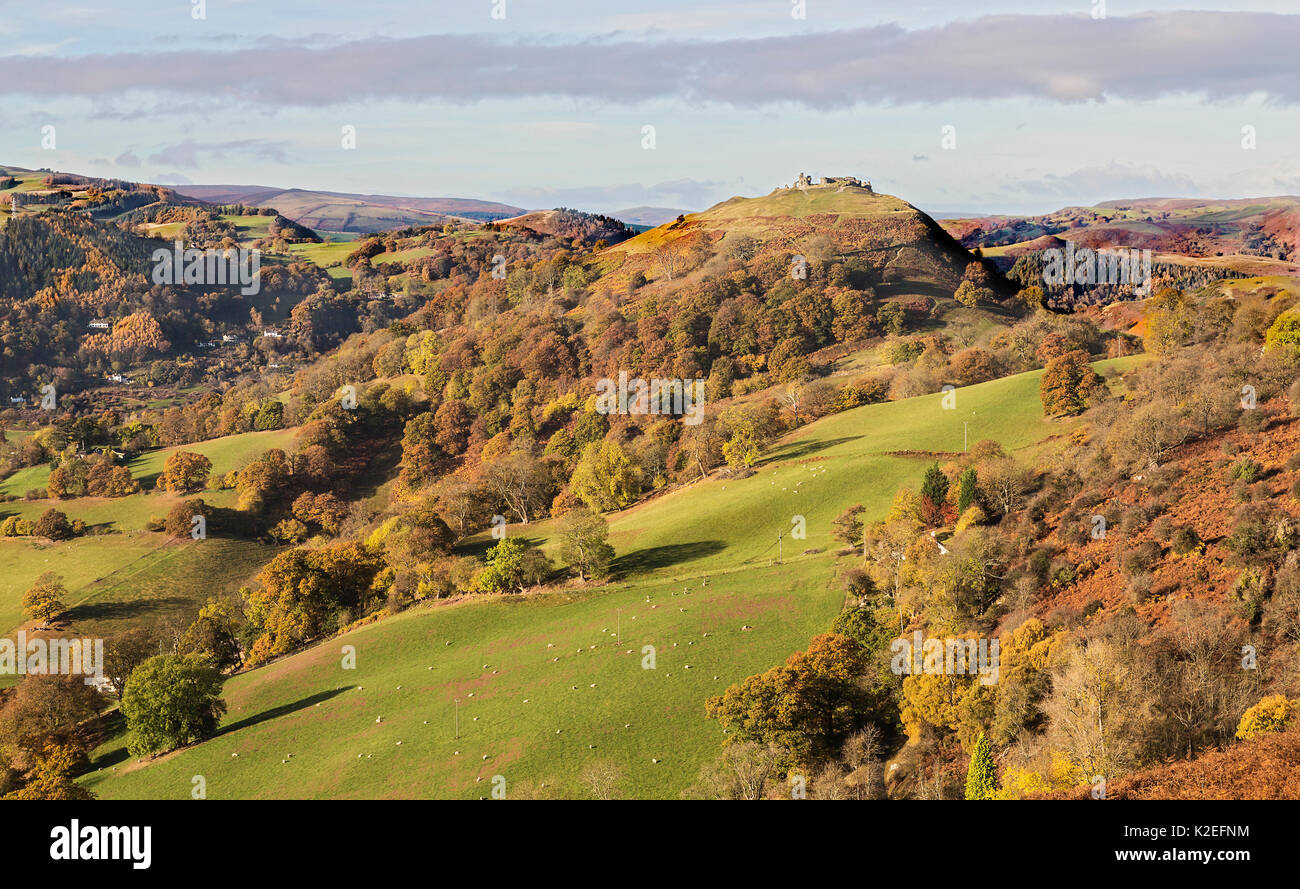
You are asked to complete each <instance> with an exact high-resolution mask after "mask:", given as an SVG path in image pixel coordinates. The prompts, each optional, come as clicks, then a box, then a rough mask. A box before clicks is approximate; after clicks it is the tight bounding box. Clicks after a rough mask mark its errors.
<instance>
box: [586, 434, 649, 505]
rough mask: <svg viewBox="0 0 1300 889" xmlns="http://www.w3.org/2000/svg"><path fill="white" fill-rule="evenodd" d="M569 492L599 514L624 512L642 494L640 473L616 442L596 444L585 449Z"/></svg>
mask: <svg viewBox="0 0 1300 889" xmlns="http://www.w3.org/2000/svg"><path fill="white" fill-rule="evenodd" d="M569 490H570V491H571V492H572V493H573V495H574V496H575V497H577V498H578V499H579V500H581V501H582V502H583V503H585V504H587V506H588V507H590V508H591V509H593V510H595V511H597V512H606V511H609V510H613V509H622V508H623V507H625V506H629V505H631V504H632V503H634V502H635V501H636V498H637V497H638V496H639V495H640V493H641V473H640V471H639V469H638V467H637V466H636V464H634V463H633V462H632V458H631V457H629V456H628V455H627V453H626V452H625V451H624V450H623V448H622V446H621V445H619V444H618V443H617V442H613V441H599V442H594V443H592V444H589V445H587V447H586V448H585V449H584V450H583V452H582V458H581V459H580V460H579V461H578V465H577V467H576V468H575V469H574V470H573V478H572V479H570V481H569Z"/></svg>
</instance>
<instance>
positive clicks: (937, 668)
mask: <svg viewBox="0 0 1300 889" xmlns="http://www.w3.org/2000/svg"><path fill="white" fill-rule="evenodd" d="M889 650H890V651H892V652H893V653H894V656H893V658H891V659H890V662H889V667H890V669H891V670H893V671H894V675H895V676H907V675H920V674H927V675H938V676H974V675H976V674H978V675H979V677H980V682H981V683H983V684H984V685H997V683H998V671H999V667H1000V664H1001V661H1002V649H1001V643H1000V642H999V641H998V640H997V639H960V638H956V637H949V638H946V639H926V638H925V637H924V636H923V635H922V633H921V631H920V630H916V631H915V632H913V633H912V638H911V640H910V641H909V640H908V639H907V638H906V637H899V638H898V639H895V640H894V641H893V642H891V643H890V644H889Z"/></svg>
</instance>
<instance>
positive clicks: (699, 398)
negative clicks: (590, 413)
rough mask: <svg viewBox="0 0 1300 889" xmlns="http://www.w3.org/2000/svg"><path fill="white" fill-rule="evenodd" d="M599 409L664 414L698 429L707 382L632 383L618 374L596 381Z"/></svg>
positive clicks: (702, 415) (603, 411)
mask: <svg viewBox="0 0 1300 889" xmlns="http://www.w3.org/2000/svg"><path fill="white" fill-rule="evenodd" d="M596 410H597V411H598V412H599V413H602V414H655V415H659V414H665V415H669V416H674V417H682V422H683V423H685V424H686V425H688V426H695V425H697V424H698V423H700V422H701V421H702V420H703V419H704V380H660V379H652V380H650V381H649V382H648V383H647V382H646V381H645V380H643V379H640V378H639V377H638V378H635V379H631V380H629V379H628V377H627V371H619V372H618V382H617V383H615V381H614V380H611V379H609V378H608V377H605V378H602V379H600V380H597V381H596Z"/></svg>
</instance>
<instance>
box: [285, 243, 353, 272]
mask: <svg viewBox="0 0 1300 889" xmlns="http://www.w3.org/2000/svg"><path fill="white" fill-rule="evenodd" d="M289 249H290V250H292V251H293V255H294V256H295V257H297V258H298V259H304V260H307V261H308V262H314V263H316V264H317V265H319V266H328V265H331V264H333V263H336V262H339V263H341V262H343V260H345V259H347V258H348V254H349V253H351V252H352V251H354V250H356V249H357V247H356V245H355V244H352V243H349V242H347V241H336V242H333V243H330V244H290V245H289ZM337 270H339V269H336V271H337ZM341 271H342V273H343V274H344V275H347V274H348V270H347V269H341Z"/></svg>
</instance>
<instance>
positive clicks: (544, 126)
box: [0, 0, 1300, 214]
mask: <svg viewBox="0 0 1300 889" xmlns="http://www.w3.org/2000/svg"><path fill="white" fill-rule="evenodd" d="M1297 47H1300V2H1297V0H1245V2H1238V3H1233V2H1220V3H1217V4H1205V3H1201V2H1197V0H1143V2H1125V0H994V2H979V3H969V2H952V0H950V2H915V3H901V2H892V3H883V2H878V0H695V2H688V0H616V2H593V0H588V2H577V0H419V2H415V0H407V2H397V0H366V2H356V0H353V2H342V0H311V2H297V0H294V2H288V0H117V2H114V3H113V4H111V5H110V4H103V5H100V4H98V3H90V2H82V0H73V2H63V0H50V2H46V3H40V4H33V3H31V2H30V0H24V2H15V0H0V115H2V116H3V124H4V125H3V127H0V163H4V164H11V165H15V166H21V167H28V168H33V169H35V168H50V169H56V170H63V171H71V172H77V173H85V174H90V175H96V176H107V177H117V178H122V179H129V180H134V181H142V182H160V183H168V184H182V183H196V184H257V185H269V186H278V187H286V188H287V187H298V188H315V189H324V190H330V191H340V192H360V193H378V194H402V195H422V196H449V197H473V198H482V199H487V200H498V201H504V202H507V203H511V204H515V205H517V206H521V207H525V208H528V209H536V208H545V207H556V206H568V207H577V208H580V209H586V210H592V211H596V212H613V211H616V210H620V209H623V208H628V207H634V206H640V205H649V206H659V207H673V208H681V209H686V210H700V209H704V208H706V207H708V206H710V205H712V204H714V203H716V202H718V201H721V200H725V199H727V198H729V197H731V196H733V195H737V194H740V195H747V196H752V195H759V194H765V193H767V192H768V191H770V190H771V189H772V188H773V187H775V186H776V185H779V184H784V183H788V182H790V181H792V180H793V179H794V178H795V177H796V176H797V175H798V174H799V173H800V172H806V173H809V174H811V175H814V176H821V175H856V176H861V177H864V178H867V179H870V180H871V181H872V183H873V185H874V186H875V188H876V190H877V191H882V192H887V193H890V194H896V195H898V196H900V197H902V198H904V199H905V200H908V201H910V202H911V203H913V204H915V205H916V206H918V207H920V208H922V209H924V210H926V211H928V212H931V213H1017V214H1021V213H1042V212H1048V211H1051V210H1054V209H1058V208H1060V207H1064V206H1071V205H1089V204H1094V203H1097V202H1099V201H1103V200H1112V199H1120V198H1136V197H1156V196H1159V197H1217V198H1236V197H1260V196H1267V195H1278V194H1300V115H1297V113H1296V112H1297V105H1298V104H1300V64H1298V63H1297V62H1296V58H1297V56H1296V49H1297ZM51 127H52V128H53V129H52V130H51V129H49V128H51ZM346 134H355V138H354V140H352V142H350V143H349V140H348V139H347V138H346ZM349 144H351V145H354V146H355V147H345V146H347V145H349Z"/></svg>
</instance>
